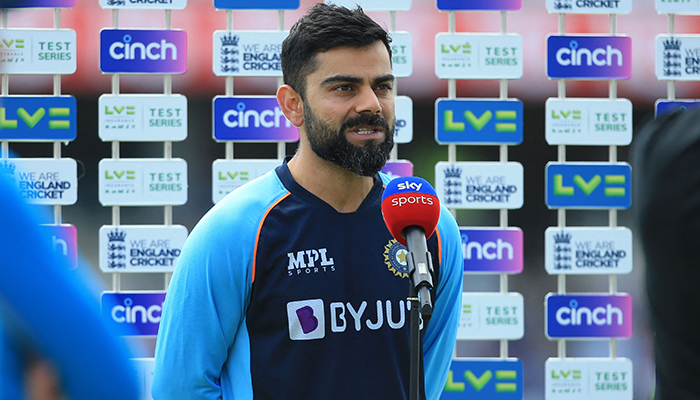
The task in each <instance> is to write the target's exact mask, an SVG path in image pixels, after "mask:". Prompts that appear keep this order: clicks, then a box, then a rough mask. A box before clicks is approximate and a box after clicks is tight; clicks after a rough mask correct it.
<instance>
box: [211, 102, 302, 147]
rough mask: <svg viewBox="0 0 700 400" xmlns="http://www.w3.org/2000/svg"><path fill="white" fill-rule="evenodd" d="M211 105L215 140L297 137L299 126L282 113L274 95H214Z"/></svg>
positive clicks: (283, 140) (287, 140) (276, 140)
mask: <svg viewBox="0 0 700 400" xmlns="http://www.w3.org/2000/svg"><path fill="white" fill-rule="evenodd" d="M213 109H214V139H215V140H237V141H251V142H296V141H297V140H299V130H298V129H297V128H296V127H295V126H294V125H292V123H291V122H289V120H288V119H287V117H285V116H284V113H283V112H282V110H281V109H280V107H279V104H277V99H276V98H275V97H274V96H256V97H252V96H238V97H221V96H217V97H215V98H214V107H213Z"/></svg>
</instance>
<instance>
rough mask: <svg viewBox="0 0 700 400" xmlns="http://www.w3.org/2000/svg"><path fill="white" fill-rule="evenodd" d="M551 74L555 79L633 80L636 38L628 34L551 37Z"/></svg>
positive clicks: (549, 51) (548, 62) (549, 55)
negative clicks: (633, 47)
mask: <svg viewBox="0 0 700 400" xmlns="http://www.w3.org/2000/svg"><path fill="white" fill-rule="evenodd" d="M547 76H548V77H550V78H552V79H591V80H598V79H629V78H630V77H632V39H631V38H630V37H627V36H568V35H563V36H555V35H550V36H548V37H547Z"/></svg>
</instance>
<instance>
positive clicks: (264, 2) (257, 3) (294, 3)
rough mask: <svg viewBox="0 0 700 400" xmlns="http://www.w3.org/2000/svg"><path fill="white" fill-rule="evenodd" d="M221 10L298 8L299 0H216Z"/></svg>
mask: <svg viewBox="0 0 700 400" xmlns="http://www.w3.org/2000/svg"><path fill="white" fill-rule="evenodd" d="M214 7H216V8H218V9H220V10H296V9H298V8H299V0H214Z"/></svg>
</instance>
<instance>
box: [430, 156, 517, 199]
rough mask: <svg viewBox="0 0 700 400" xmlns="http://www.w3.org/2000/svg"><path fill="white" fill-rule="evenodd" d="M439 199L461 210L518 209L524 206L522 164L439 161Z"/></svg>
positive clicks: (436, 176) (437, 185)
mask: <svg viewBox="0 0 700 400" xmlns="http://www.w3.org/2000/svg"><path fill="white" fill-rule="evenodd" d="M435 180H436V190H437V193H438V195H439V196H440V202H441V203H442V204H444V205H445V206H447V207H449V208H460V209H482V210H497V209H502V208H505V209H517V208H520V207H522V206H523V198H524V197H523V187H524V181H523V166H522V165H521V164H520V163H516V162H507V163H498V162H455V163H448V162H442V161H441V162H438V163H437V164H436V165H435Z"/></svg>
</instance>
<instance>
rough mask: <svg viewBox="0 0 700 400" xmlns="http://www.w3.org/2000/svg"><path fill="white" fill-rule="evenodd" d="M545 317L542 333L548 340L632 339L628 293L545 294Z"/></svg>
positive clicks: (630, 306) (630, 302)
mask: <svg viewBox="0 0 700 400" xmlns="http://www.w3.org/2000/svg"><path fill="white" fill-rule="evenodd" d="M545 314H546V315H547V319H546V321H545V322H546V329H545V333H546V335H547V337H548V338H550V339H557V338H622V339H625V338H629V337H630V336H632V297H631V296H630V295H628V294H624V293H623V294H615V295H597V294H582V295H559V294H549V295H547V297H546V299H545Z"/></svg>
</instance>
